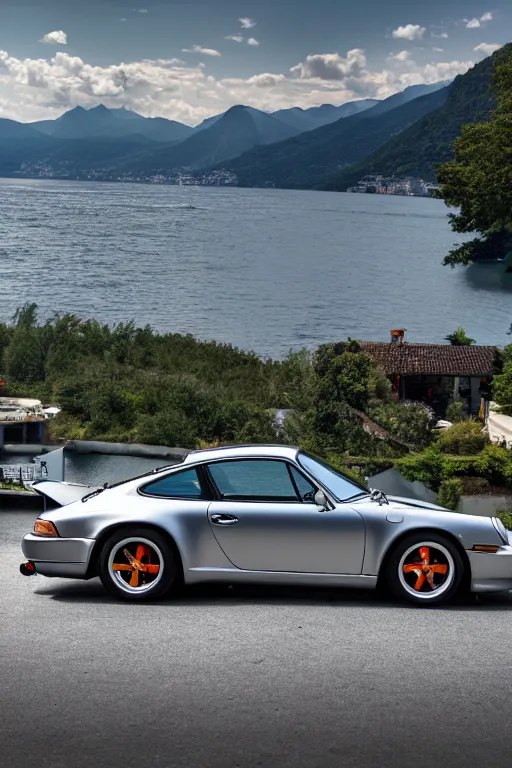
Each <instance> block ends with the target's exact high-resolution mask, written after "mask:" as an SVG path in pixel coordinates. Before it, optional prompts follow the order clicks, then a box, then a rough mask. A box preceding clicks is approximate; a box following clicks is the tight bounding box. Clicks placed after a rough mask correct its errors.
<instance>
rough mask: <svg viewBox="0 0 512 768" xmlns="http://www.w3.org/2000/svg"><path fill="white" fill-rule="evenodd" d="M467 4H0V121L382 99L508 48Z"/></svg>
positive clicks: (501, 21) (69, 0)
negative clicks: (83, 110)
mask: <svg viewBox="0 0 512 768" xmlns="http://www.w3.org/2000/svg"><path fill="white" fill-rule="evenodd" d="M500 2H501V7H494V6H490V5H489V6H487V5H485V3H484V2H480V1H479V0H429V2H428V3H419V2H417V0H393V2H390V3H386V2H383V0H357V1H356V2H354V0H314V1H313V0H1V4H0V117H9V118H14V119H17V120H22V121H31V120H39V119H44V118H53V117H57V116H58V115H59V114H61V113H62V112H64V111H66V110H67V109H70V108H72V107H75V106H77V105H82V106H84V107H92V106H96V105H97V104H99V103H103V104H106V105H107V106H109V107H121V106H126V107H129V108H131V109H134V110H136V111H138V112H140V113H141V114H144V115H147V116H164V117H168V118H172V119H175V120H180V121H183V122H186V123H190V124H196V123H198V122H200V121H201V120H202V119H204V118H205V117H208V116H210V115H212V114H217V113H219V112H222V111H223V110H225V109H226V108H228V107H230V106H232V105H233V104H241V103H243V104H249V105H251V106H254V107H257V108H259V109H265V110H275V109H279V108H282V107H289V106H301V107H308V106H313V105H317V104H323V103H325V102H329V103H335V104H341V103H343V102H346V101H351V100H354V99H358V98H368V97H373V98H385V97H386V96H389V95H391V94H392V93H394V92H396V91H398V90H402V89H403V88H404V87H406V86H407V85H413V84H416V83H421V82H427V83H433V82H437V81H439V80H445V79H448V78H452V77H454V76H455V75H456V74H458V73H461V72H465V71H466V70H467V69H469V67H471V66H472V65H473V64H474V63H476V62H477V61H480V60H481V59H482V58H484V57H485V56H487V55H488V54H489V53H491V52H492V51H493V50H496V49H497V48H498V47H499V46H500V45H502V44H504V43H506V42H508V41H509V40H512V4H511V3H510V2H509V0H506V1H505V0H500Z"/></svg>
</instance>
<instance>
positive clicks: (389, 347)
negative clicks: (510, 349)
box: [361, 341, 495, 376]
mask: <svg viewBox="0 0 512 768" xmlns="http://www.w3.org/2000/svg"><path fill="white" fill-rule="evenodd" d="M361 346H362V348H363V350H364V351H365V352H367V353H368V354H370V355H371V356H372V357H373V358H375V360H376V361H377V362H378V363H379V364H380V365H381V366H382V367H383V368H384V370H385V371H386V373H387V374H388V376H392V375H395V376H411V375H415V374H420V375H425V376H429V375H430V376H490V375H492V372H493V361H494V355H495V352H494V347H478V346H474V345H471V346H469V347H454V346H452V345H451V344H409V343H408V342H404V343H403V344H392V343H390V342H381V341H362V342H361Z"/></svg>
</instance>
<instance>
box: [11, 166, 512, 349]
mask: <svg viewBox="0 0 512 768" xmlns="http://www.w3.org/2000/svg"><path fill="white" fill-rule="evenodd" d="M0 210H1V216H0V263H1V272H0V275H1V283H0V285H1V295H2V301H1V303H0V319H3V320H6V319H9V318H10V317H11V316H12V314H13V313H14V311H15V309H16V308H17V307H18V306H19V305H20V304H22V303H24V302H25V301H31V300H35V301H37V303H38V304H39V306H40V308H41V313H42V315H43V316H47V315H49V314H51V313H53V312H54V311H57V310H58V311H61V312H75V313H77V314H80V315H82V316H95V317H97V318H99V319H101V320H103V321H108V322H117V321H121V320H123V321H127V320H130V319H132V318H134V319H135V320H136V322H137V323H138V324H146V323H150V324H151V325H152V326H153V327H154V328H155V329H158V330H163V331H175V332H180V333H192V334H194V335H195V336H198V337H200V338H204V339H216V340H218V341H222V342H230V343H232V344H234V345H236V346H239V347H243V348H245V349H254V350H255V351H257V352H258V353H260V354H262V355H271V356H281V355H284V354H286V352H287V351H288V350H289V349H297V348H300V347H302V346H315V345H317V344H319V343H321V342H324V341H329V340H333V339H342V338H346V337H347V336H352V337H355V338H359V339H369V340H387V339H388V332H389V329H391V328H399V327H405V328H407V338H408V339H409V340H410V341H437V342H441V341H443V338H444V336H445V335H446V334H447V333H448V332H450V331H452V330H454V328H455V327H457V326H458V325H462V326H463V327H464V328H465V330H466V332H467V333H468V334H469V335H470V336H472V337H474V338H475V339H477V341H478V342H479V343H481V344H501V343H506V342H507V341H509V340H510V339H509V337H507V335H506V332H507V330H508V327H509V325H510V322H511V321H512V313H511V309H512V276H507V277H505V276H504V275H502V274H501V273H500V272H499V271H498V270H497V269H496V268H495V267H489V266H488V267H471V268H469V269H456V270H451V269H450V268H447V267H443V266H442V265H441V261H442V258H443V256H444V255H445V254H446V253H447V251H448V250H449V249H450V247H451V246H452V244H453V243H454V242H456V241H457V237H458V236H456V235H454V234H453V233H452V232H451V230H450V228H449V226H448V222H447V218H446V208H445V207H444V205H443V203H442V202H440V201H436V200H428V199H414V198H400V197H396V198H391V197H382V196H373V195H349V194H333V193H322V192H287V191H279V190H237V189H222V188H221V189H216V188H193V187H153V186H151V187H150V186H135V185H122V184H94V183H79V182H54V181H13V180H0Z"/></svg>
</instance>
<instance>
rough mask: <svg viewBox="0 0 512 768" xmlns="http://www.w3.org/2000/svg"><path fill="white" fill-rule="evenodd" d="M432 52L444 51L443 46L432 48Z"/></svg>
mask: <svg viewBox="0 0 512 768" xmlns="http://www.w3.org/2000/svg"><path fill="white" fill-rule="evenodd" d="M432 50H433V51H434V53H444V48H432Z"/></svg>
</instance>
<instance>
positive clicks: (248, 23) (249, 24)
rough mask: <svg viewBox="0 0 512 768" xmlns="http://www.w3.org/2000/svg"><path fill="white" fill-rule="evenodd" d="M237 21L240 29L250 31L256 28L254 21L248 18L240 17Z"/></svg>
mask: <svg viewBox="0 0 512 768" xmlns="http://www.w3.org/2000/svg"><path fill="white" fill-rule="evenodd" d="M238 21H239V22H240V26H241V27H242V29H252V28H253V27H255V26H256V22H255V21H254V19H250V18H249V17H248V16H242V18H240V19H238Z"/></svg>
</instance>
